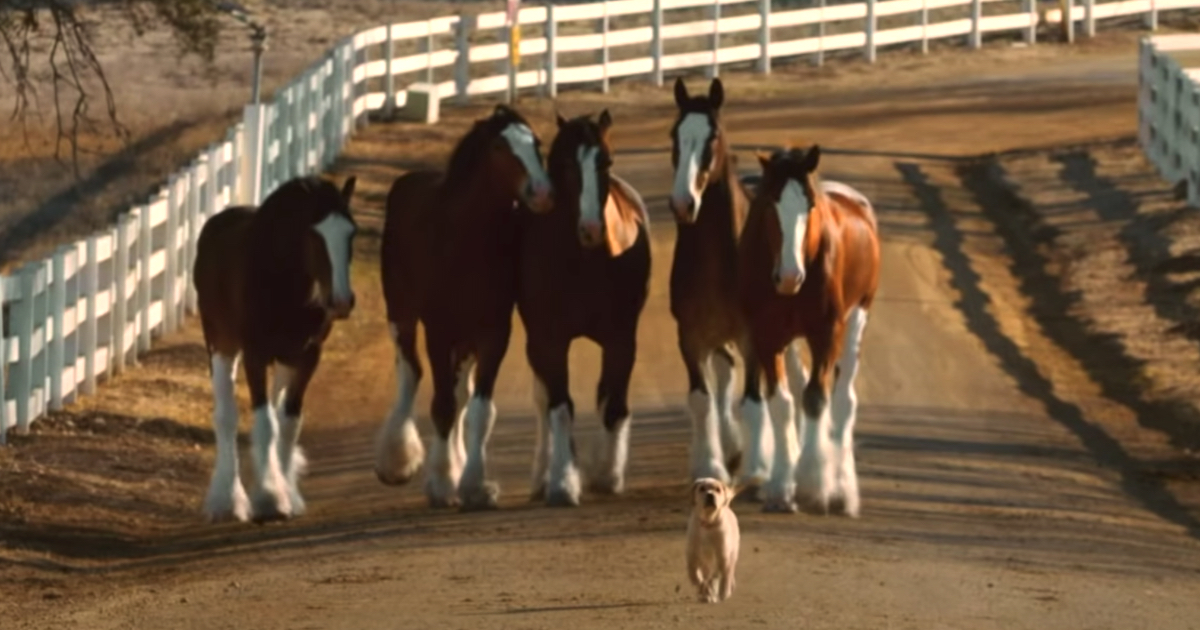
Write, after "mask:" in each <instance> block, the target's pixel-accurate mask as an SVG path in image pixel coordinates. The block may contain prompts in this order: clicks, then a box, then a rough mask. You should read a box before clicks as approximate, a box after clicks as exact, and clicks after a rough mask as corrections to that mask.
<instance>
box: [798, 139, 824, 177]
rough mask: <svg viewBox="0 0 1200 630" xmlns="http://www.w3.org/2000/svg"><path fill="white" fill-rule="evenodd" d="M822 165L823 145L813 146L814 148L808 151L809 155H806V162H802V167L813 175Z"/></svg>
mask: <svg viewBox="0 0 1200 630" xmlns="http://www.w3.org/2000/svg"><path fill="white" fill-rule="evenodd" d="M820 163H821V145H819V144H814V145H812V148H811V149H809V150H808V153H805V154H804V161H802V162H801V163H800V165H801V166H803V167H804V170H805V172H808V173H811V172H813V171H815V170H817V165H818V164H820Z"/></svg>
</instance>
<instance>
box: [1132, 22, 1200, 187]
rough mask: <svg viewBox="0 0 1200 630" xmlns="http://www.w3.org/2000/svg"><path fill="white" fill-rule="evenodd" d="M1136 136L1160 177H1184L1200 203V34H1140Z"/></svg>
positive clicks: (1174, 181) (1184, 180) (1180, 178)
mask: <svg viewBox="0 0 1200 630" xmlns="http://www.w3.org/2000/svg"><path fill="white" fill-rule="evenodd" d="M1138 56H1139V63H1138V88H1139V90H1138V92H1139V93H1138V140H1139V143H1140V144H1141V147H1142V152H1143V153H1145V155H1146V158H1147V159H1149V160H1150V162H1151V163H1153V164H1154V165H1155V167H1156V168H1157V169H1158V172H1159V174H1160V175H1161V176H1162V177H1163V179H1165V180H1167V181H1169V182H1172V183H1179V182H1186V185H1187V201H1188V204H1189V205H1191V206H1197V205H1200V35H1193V34H1179V35H1155V36H1148V37H1143V38H1142V41H1141V45H1140V50H1139V53H1138Z"/></svg>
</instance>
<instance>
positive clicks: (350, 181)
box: [342, 175, 358, 203]
mask: <svg viewBox="0 0 1200 630" xmlns="http://www.w3.org/2000/svg"><path fill="white" fill-rule="evenodd" d="M357 183H358V176H356V175H351V176H350V177H347V178H346V183H344V184H342V199H345V200H346V203H350V199H351V198H352V197H354V185H355V184H357Z"/></svg>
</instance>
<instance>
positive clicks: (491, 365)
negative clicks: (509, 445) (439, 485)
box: [458, 320, 511, 510]
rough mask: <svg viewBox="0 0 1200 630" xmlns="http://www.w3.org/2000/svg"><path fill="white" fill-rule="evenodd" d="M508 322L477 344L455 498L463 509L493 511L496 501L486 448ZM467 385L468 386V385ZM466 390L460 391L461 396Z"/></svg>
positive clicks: (464, 375)
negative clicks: (476, 355)
mask: <svg viewBox="0 0 1200 630" xmlns="http://www.w3.org/2000/svg"><path fill="white" fill-rule="evenodd" d="M509 321H511V320H506V321H505V324H503V325H502V326H501V330H499V331H498V332H496V333H495V334H493V335H491V339H489V340H487V341H486V342H484V343H482V344H480V348H479V359H478V363H477V364H476V366H475V370H474V372H475V378H474V386H473V387H472V388H471V389H472V390H473V391H472V392H471V395H470V399H469V401H468V402H467V409H466V414H465V416H466V417H465V421H464V424H465V425H466V426H465V427H464V428H465V430H464V431H463V434H465V437H466V464H465V465H464V466H463V472H462V481H461V482H460V483H459V490H458V492H459V495H460V496H461V497H462V507H463V509H464V510H490V509H495V508H496V505H497V502H498V501H499V498H500V486H499V484H497V483H496V482H495V481H493V480H491V479H489V478H488V471H487V447H488V440H489V439H491V436H492V427H493V426H495V424H496V403H495V402H494V401H493V400H492V393H493V391H494V388H495V386H496V378H497V377H498V376H499V375H500V363H501V362H503V361H504V354H505V353H506V352H507V351H508V339H509V335H510V334H511V324H510V323H508V322H509ZM469 374H470V370H469V369H468V370H467V371H466V372H465V373H462V376H460V378H459V381H460V382H462V381H464V380H468V381H469V379H470V376H469ZM468 384H469V383H468ZM466 391H467V390H464V391H463V394H464V395H465V393H466Z"/></svg>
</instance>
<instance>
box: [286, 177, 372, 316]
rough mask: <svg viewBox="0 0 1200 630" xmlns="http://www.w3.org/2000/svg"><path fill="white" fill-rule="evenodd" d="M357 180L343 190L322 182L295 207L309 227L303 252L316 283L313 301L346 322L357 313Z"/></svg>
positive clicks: (349, 183)
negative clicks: (353, 203)
mask: <svg viewBox="0 0 1200 630" xmlns="http://www.w3.org/2000/svg"><path fill="white" fill-rule="evenodd" d="M356 181H357V178H356V177H354V176H350V177H349V178H348V179H346V182H345V183H344V184H343V185H342V189H341V190H340V191H339V190H338V189H337V187H336V186H334V185H333V184H332V183H330V182H327V181H325V180H319V183H318V184H316V185H315V186H313V187H312V188H310V189H309V190H308V191H307V192H308V193H309V194H308V195H307V196H306V199H305V203H302V204H298V206H297V207H295V208H293V210H299V211H300V212H299V215H300V217H301V218H302V223H303V224H305V225H307V226H308V228H309V229H307V230H305V236H304V239H303V244H302V245H301V248H300V251H301V254H302V256H303V264H304V269H305V271H306V272H307V275H308V276H309V277H310V278H313V280H314V286H313V296H312V299H313V301H314V302H316V303H317V304H319V305H321V306H322V307H324V308H325V309H326V311H328V312H329V313H330V314H332V315H333V316H334V317H335V318H336V319H345V318H347V317H349V316H350V312H351V311H353V310H354V290H353V289H352V288H351V286H350V261H351V258H352V257H353V255H354V236H355V235H356V234H357V233H358V225H357V223H355V221H354V217H353V215H352V214H351V211H350V199H351V198H352V197H353V196H354V185H355V183H356Z"/></svg>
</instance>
